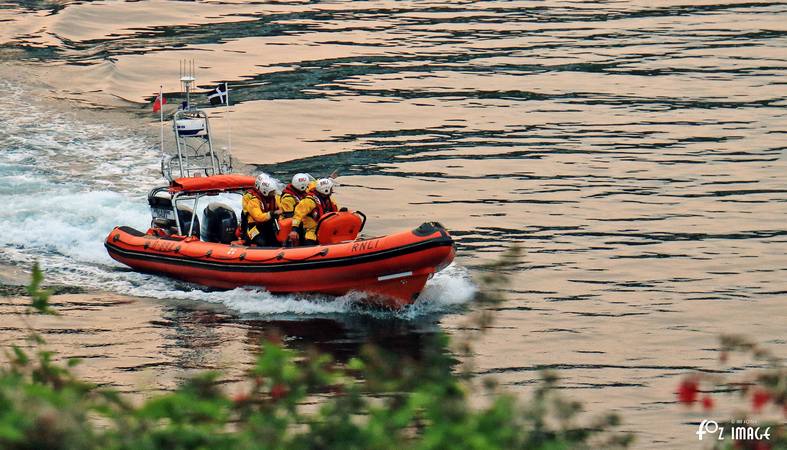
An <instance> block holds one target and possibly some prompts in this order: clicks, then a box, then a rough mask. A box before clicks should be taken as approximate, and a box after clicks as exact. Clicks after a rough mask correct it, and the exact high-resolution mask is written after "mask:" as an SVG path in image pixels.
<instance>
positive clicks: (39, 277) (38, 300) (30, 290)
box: [27, 261, 55, 315]
mask: <svg viewBox="0 0 787 450" xmlns="http://www.w3.org/2000/svg"><path fill="white" fill-rule="evenodd" d="M43 281H44V273H43V272H42V271H41V267H40V266H39V265H38V261H36V262H35V263H33V274H32V279H31V280H30V284H29V285H28V286H27V294H28V295H29V296H30V297H31V298H32V301H31V303H30V306H31V307H32V308H33V310H34V311H35V312H37V313H39V314H50V315H54V314H55V310H54V309H52V308H51V307H50V306H49V296H50V295H51V292H49V291H48V290H46V289H41V282H43Z"/></svg>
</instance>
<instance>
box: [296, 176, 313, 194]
mask: <svg viewBox="0 0 787 450" xmlns="http://www.w3.org/2000/svg"><path fill="white" fill-rule="evenodd" d="M309 181H311V177H310V176H309V174H308V173H296V174H295V175H293V177H292V186H293V187H294V188H295V189H297V190H299V191H301V192H305V191H306V188H308V187H309Z"/></svg>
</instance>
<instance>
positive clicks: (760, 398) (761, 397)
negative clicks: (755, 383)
mask: <svg viewBox="0 0 787 450" xmlns="http://www.w3.org/2000/svg"><path fill="white" fill-rule="evenodd" d="M770 399H771V394H769V393H768V391H764V390H762V389H757V390H756V391H754V393H753V394H752V395H751V407H752V409H753V410H754V412H756V413H758V412H760V411H762V408H763V407H764V406H765V404H766V403H768V401H769V400H770Z"/></svg>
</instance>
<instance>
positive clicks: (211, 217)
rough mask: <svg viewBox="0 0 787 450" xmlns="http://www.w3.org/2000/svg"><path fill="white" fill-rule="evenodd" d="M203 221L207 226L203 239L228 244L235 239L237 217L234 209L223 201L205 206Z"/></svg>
mask: <svg viewBox="0 0 787 450" xmlns="http://www.w3.org/2000/svg"><path fill="white" fill-rule="evenodd" d="M203 222H204V223H205V224H206V226H207V230H206V235H205V240H206V241H208V242H218V243H221V244H229V243H230V242H232V241H234V240H235V232H236V230H237V229H238V218H237V216H236V215H235V211H234V210H233V209H232V208H231V207H229V206H227V205H225V204H223V203H211V204H209V205H208V207H207V208H205V212H204V214H203Z"/></svg>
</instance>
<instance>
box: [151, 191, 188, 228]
mask: <svg viewBox="0 0 787 450" xmlns="http://www.w3.org/2000/svg"><path fill="white" fill-rule="evenodd" d="M179 203H180V202H179ZM148 205H150V214H151V216H153V220H152V221H151V223H150V226H151V227H153V228H160V229H162V230H164V232H166V233H167V234H178V224H177V223H176V222H175V212H174V211H173V210H172V195H171V194H170V193H169V191H168V190H167V188H166V187H159V188H156V189H153V190H152V191H150V193H149V194H148ZM193 215H194V213H193V211H192V209H191V207H190V206H188V205H186V204H184V203H180V204H179V205H178V220H179V221H180V227H181V229H182V230H183V234H188V232H189V228H190V227H191V216H193ZM192 235H193V236H196V237H198V238H199V235H200V224H199V218H198V217H195V218H194V231H193V232H192Z"/></svg>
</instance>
